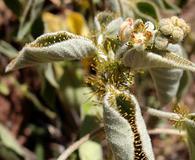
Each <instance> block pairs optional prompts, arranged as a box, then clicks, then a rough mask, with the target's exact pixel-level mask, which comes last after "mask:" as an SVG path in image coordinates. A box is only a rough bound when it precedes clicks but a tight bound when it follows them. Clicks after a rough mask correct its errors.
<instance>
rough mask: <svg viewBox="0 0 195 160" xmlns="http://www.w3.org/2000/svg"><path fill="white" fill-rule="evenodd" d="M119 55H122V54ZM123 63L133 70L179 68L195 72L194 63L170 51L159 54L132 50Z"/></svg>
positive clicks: (126, 54)
mask: <svg viewBox="0 0 195 160" xmlns="http://www.w3.org/2000/svg"><path fill="white" fill-rule="evenodd" d="M118 54H120V55H121V54H122V53H118ZM122 61H123V63H124V65H125V66H127V67H131V68H133V69H151V68H179V69H185V70H190V71H195V64H194V63H192V62H191V61H189V60H187V59H185V58H182V57H181V56H178V55H177V54H176V53H173V52H169V51H167V52H163V53H158V54H157V53H153V52H137V51H136V50H134V49H130V50H128V51H126V52H125V53H124V56H123V57H122Z"/></svg>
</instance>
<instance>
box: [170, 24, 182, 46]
mask: <svg viewBox="0 0 195 160" xmlns="http://www.w3.org/2000/svg"><path fill="white" fill-rule="evenodd" d="M172 38H173V40H174V41H175V42H176V43H177V42H181V41H182V40H183V39H184V31H183V30H182V29H181V28H179V27H174V28H173V32H172Z"/></svg>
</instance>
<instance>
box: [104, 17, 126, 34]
mask: <svg viewBox="0 0 195 160" xmlns="http://www.w3.org/2000/svg"><path fill="white" fill-rule="evenodd" d="M122 23H123V19H122V18H121V17H119V18H117V19H115V20H113V21H111V22H110V23H109V24H108V25H107V26H106V29H105V34H106V35H107V36H109V37H116V36H117V35H118V32H119V29H120V26H121V24H122Z"/></svg>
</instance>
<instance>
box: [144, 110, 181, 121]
mask: <svg viewBox="0 0 195 160" xmlns="http://www.w3.org/2000/svg"><path fill="white" fill-rule="evenodd" d="M147 112H148V113H149V114H150V115H152V116H156V117H160V118H165V119H168V120H175V121H177V120H180V118H181V116H179V115H178V114H177V113H172V112H165V111H160V110H158V109H153V108H148V109H147Z"/></svg>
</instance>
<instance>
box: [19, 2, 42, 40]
mask: <svg viewBox="0 0 195 160" xmlns="http://www.w3.org/2000/svg"><path fill="white" fill-rule="evenodd" d="M44 1H45V0H29V1H27V3H26V6H25V10H24V12H23V14H22V16H21V17H20V26H19V30H18V33H17V40H19V41H21V40H23V39H24V38H25V36H26V35H28V34H29V33H30V32H31V27H32V26H33V24H34V23H35V24H36V23H37V21H36V20H37V19H39V18H40V13H41V9H42V7H43V4H44ZM33 33H34V31H33Z"/></svg>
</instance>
